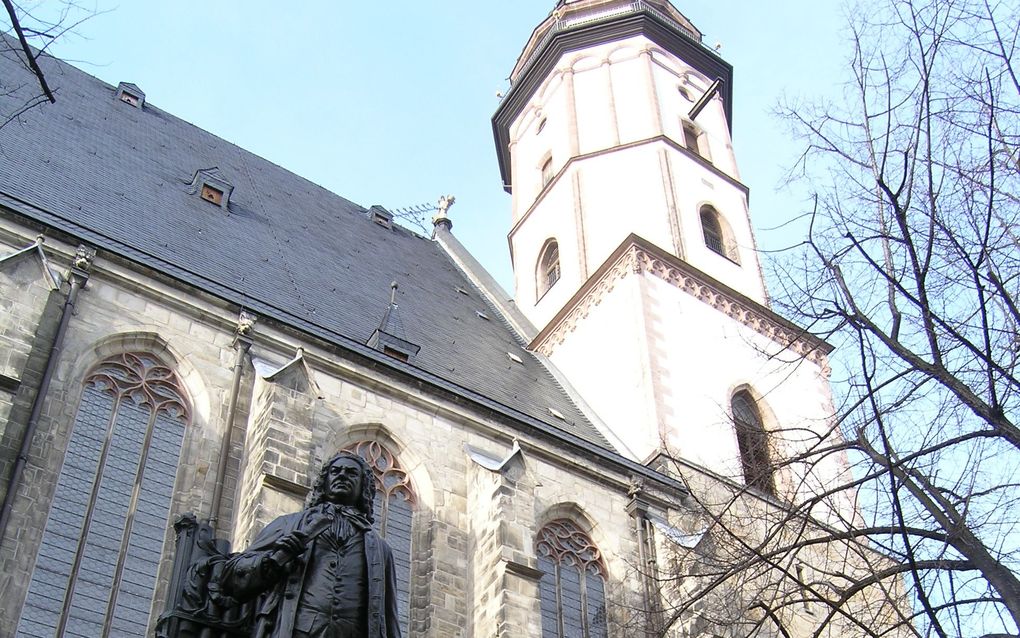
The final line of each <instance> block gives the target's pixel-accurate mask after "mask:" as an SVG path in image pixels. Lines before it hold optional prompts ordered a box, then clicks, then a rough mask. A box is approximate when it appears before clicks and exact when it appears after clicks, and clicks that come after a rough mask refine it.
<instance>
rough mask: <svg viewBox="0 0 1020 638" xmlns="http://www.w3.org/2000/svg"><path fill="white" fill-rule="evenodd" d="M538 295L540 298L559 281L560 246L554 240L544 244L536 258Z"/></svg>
mask: <svg viewBox="0 0 1020 638" xmlns="http://www.w3.org/2000/svg"><path fill="white" fill-rule="evenodd" d="M537 276H538V294H537V295H536V297H537V298H541V297H542V295H544V294H545V293H546V292H548V291H549V289H550V288H552V287H553V285H554V284H555V283H556V282H557V281H559V280H560V245H559V244H557V243H556V240H555V239H550V240H548V241H546V242H545V246H543V247H542V252H541V253H540V254H539V257H538V272H537Z"/></svg>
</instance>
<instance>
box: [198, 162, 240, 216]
mask: <svg viewBox="0 0 1020 638" xmlns="http://www.w3.org/2000/svg"><path fill="white" fill-rule="evenodd" d="M191 189H192V190H191V192H192V193H194V194H196V195H198V196H199V197H201V198H202V199H204V200H205V201H207V202H209V203H210V204H216V205H217V206H219V207H220V208H227V205H228V204H229V203H230V194H231V193H232V192H233V191H234V185H233V184H231V183H230V182H229V181H227V178H226V177H225V176H224V175H223V173H221V172H220V169H219V168H218V167H216V166H213V167H212V168H200V169H199V170H197V171H195V176H194V177H193V178H192V180H191Z"/></svg>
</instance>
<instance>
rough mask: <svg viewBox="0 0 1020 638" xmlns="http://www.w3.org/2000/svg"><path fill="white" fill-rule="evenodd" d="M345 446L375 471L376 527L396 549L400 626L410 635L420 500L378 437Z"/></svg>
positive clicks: (394, 550) (394, 556)
mask: <svg viewBox="0 0 1020 638" xmlns="http://www.w3.org/2000/svg"><path fill="white" fill-rule="evenodd" d="M345 449H346V450H347V451H348V452H353V453H355V454H357V455H358V456H360V457H361V458H363V459H365V461H367V462H368V465H369V467H371V468H372V473H373V474H375V481H376V488H377V490H376V493H375V507H374V509H375V528H376V529H377V530H378V531H379V534H380V535H381V536H382V537H383V538H385V539H386V542H387V544H389V546H390V549H391V550H392V551H393V566H394V568H395V569H396V572H397V609H398V611H399V612H400V629H401V632H402V633H403V635H405V636H406V635H408V619H409V609H410V603H411V523H412V519H413V515H414V510H415V506H416V504H417V499H416V498H415V493H414V489H413V488H412V487H411V477H410V476H408V474H407V472H406V471H404V469H403V468H401V467H400V463H398V462H397V459H396V458H395V457H394V456H393V454H392V453H391V452H390V451H389V450H387V449H386V448H385V447H383V446H382V445H381V444H380V443H378V442H376V441H361V442H359V443H354V444H353V445H349V446H347V447H346V448H345Z"/></svg>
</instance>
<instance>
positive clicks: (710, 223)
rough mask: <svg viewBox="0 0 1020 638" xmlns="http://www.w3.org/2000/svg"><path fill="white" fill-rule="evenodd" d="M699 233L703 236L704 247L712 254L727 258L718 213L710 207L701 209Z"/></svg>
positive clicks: (724, 239)
mask: <svg viewBox="0 0 1020 638" xmlns="http://www.w3.org/2000/svg"><path fill="white" fill-rule="evenodd" d="M701 232H702V233H704V235H705V245H706V246H708V248H709V249H710V250H711V251H712V252H715V253H719V254H720V255H722V256H723V257H729V255H728V254H727V252H726V238H725V236H724V235H723V229H722V224H721V223H719V213H718V212H717V211H716V210H715V209H714V208H712V207H711V206H702V207H701Z"/></svg>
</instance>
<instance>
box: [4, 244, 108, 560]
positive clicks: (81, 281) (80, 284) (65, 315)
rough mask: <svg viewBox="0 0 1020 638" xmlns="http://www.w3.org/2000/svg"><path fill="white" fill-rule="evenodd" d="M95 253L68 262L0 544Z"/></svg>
mask: <svg viewBox="0 0 1020 638" xmlns="http://www.w3.org/2000/svg"><path fill="white" fill-rule="evenodd" d="M95 254H96V252H95V251H94V250H92V249H90V248H88V247H86V246H84V245H81V246H78V252H77V253H76V254H75V257H74V261H73V263H72V265H71V270H70V274H69V276H68V279H69V281H70V284H71V289H70V291H69V292H68V293H67V299H66V300H65V301H64V308H63V310H62V311H61V313H60V323H59V324H58V325H57V332H56V334H54V335H53V342H52V345H51V347H50V355H49V358H48V359H47V360H46V369H45V370H44V371H43V376H42V381H40V382H39V390H38V391H37V392H36V394H35V398H34V399H33V400H32V411H31V413H30V414H29V417H28V424H27V425H26V426H25V431H24V433H22V435H21V445H20V446H19V449H18V455H17V457H15V460H14V466H13V467H12V468H11V478H10V481H9V482H8V483H7V493H6V494H4V500H3V505H2V506H0V543H2V542H3V539H4V536H5V535H6V533H7V525H8V524H9V523H10V520H11V512H12V511H13V510H14V500H15V499H16V498H17V495H18V489H19V488H20V487H21V481H22V479H23V478H24V475H25V466H26V465H27V463H28V454H29V452H30V451H31V449H32V439H33V438H35V432H36V430H37V429H38V427H39V416H40V415H41V414H42V406H43V401H45V400H46V394H47V393H48V392H49V389H50V382H51V381H52V380H53V373H54V371H55V370H56V368H57V363H59V362H60V353H61V351H62V349H63V345H64V335H66V334H67V326H68V324H69V323H70V322H71V316H72V315H74V314H75V304H76V303H77V302H78V293H79V292H80V291H81V289H82V288H84V287H85V283H86V282H87V281H88V279H89V270H90V269H91V267H92V259H93V258H94V257H95Z"/></svg>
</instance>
